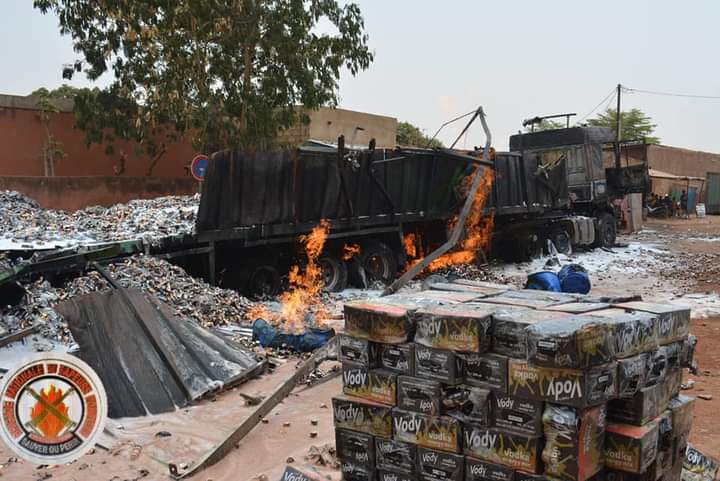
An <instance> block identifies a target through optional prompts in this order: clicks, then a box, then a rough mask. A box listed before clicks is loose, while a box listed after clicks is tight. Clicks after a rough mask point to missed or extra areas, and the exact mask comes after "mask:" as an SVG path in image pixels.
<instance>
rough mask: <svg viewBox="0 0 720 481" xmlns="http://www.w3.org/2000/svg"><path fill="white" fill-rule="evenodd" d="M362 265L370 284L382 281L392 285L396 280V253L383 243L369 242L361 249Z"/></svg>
mask: <svg viewBox="0 0 720 481" xmlns="http://www.w3.org/2000/svg"><path fill="white" fill-rule="evenodd" d="M359 258H360V264H361V265H362V268H363V269H364V270H365V275H366V276H367V280H368V282H370V283H372V282H374V281H380V282H382V283H383V284H390V283H391V282H392V281H393V280H395V275H396V274H397V269H398V262H397V257H396V256H395V253H394V252H393V251H392V249H390V248H389V247H388V246H387V245H386V244H383V243H382V242H368V243H367V244H364V245H362V246H361V248H360V254H359Z"/></svg>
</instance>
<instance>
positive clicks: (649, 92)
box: [623, 87, 720, 100]
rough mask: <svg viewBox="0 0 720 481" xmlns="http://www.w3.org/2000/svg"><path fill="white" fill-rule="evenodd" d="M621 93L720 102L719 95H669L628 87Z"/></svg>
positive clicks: (669, 93)
mask: <svg viewBox="0 0 720 481" xmlns="http://www.w3.org/2000/svg"><path fill="white" fill-rule="evenodd" d="M623 91H624V92H627V93H631V94H634V93H641V94H650V95H664V96H666V97H685V98H690V99H714V100H720V95H693V94H678V93H671V92H658V91H656V90H642V89H632V88H629V87H623Z"/></svg>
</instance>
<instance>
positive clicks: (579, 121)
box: [575, 88, 616, 125]
mask: <svg viewBox="0 0 720 481" xmlns="http://www.w3.org/2000/svg"><path fill="white" fill-rule="evenodd" d="M615 94H616V91H615V88H613V89H612V90H611V91H610V93H609V94H607V95H606V96H605V98H603V99H602V100H601V101H600V102H598V104H597V105H596V106H595V107H593V109H592V110H591V111H590V112H588V113H586V114H585V115H584V116H583V117H582V118H581V119H579V120H577V121H576V122H575V125H577V124H579V123H581V122H582V121H583V120H585V119H586V118H588V117H589V116H590V115H592V113H593V112H595V111H596V110H597V109H598V107H600V106H601V105H602V104H604V103H605V101H606V100H608V99H610V100H609V102H612V98H614V97H615ZM611 97H612V98H611ZM609 102H608V104H609Z"/></svg>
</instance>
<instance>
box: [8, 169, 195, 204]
mask: <svg viewBox="0 0 720 481" xmlns="http://www.w3.org/2000/svg"><path fill="white" fill-rule="evenodd" d="M0 190H15V191H18V192H21V193H23V194H25V195H27V196H28V197H30V198H32V199H34V200H36V201H37V202H38V203H39V204H40V205H41V206H42V207H46V208H50V209H59V210H69V211H73V210H78V209H82V208H84V207H88V206H91V205H103V206H106V207H107V206H111V205H113V204H117V203H124V202H127V201H129V200H132V199H151V198H154V197H161V196H164V195H192V194H195V193H197V192H198V182H197V181H196V180H195V179H193V178H192V177H186V178H176V179H172V178H152V177H115V176H113V177H0Z"/></svg>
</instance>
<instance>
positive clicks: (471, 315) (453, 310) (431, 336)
mask: <svg viewBox="0 0 720 481" xmlns="http://www.w3.org/2000/svg"><path fill="white" fill-rule="evenodd" d="M494 310H495V309H494V308H493V307H491V306H488V307H487V308H484V307H480V306H470V305H467V304H459V305H453V306H435V307H431V308H426V309H419V310H418V311H416V312H415V313H414V314H413V316H412V317H413V319H414V321H415V342H416V343H418V344H422V345H423V346H427V347H432V348H435V349H447V350H450V351H459V352H485V351H487V350H488V349H489V348H490V340H491V328H492V318H491V315H492V313H493V311H494Z"/></svg>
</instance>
